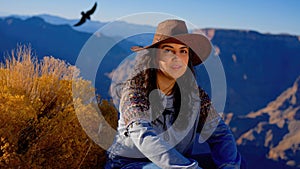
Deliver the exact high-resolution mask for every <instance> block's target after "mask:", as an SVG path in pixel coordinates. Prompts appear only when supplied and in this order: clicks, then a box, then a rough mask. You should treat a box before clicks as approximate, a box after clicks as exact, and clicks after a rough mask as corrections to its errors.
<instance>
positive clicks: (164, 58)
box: [156, 43, 189, 79]
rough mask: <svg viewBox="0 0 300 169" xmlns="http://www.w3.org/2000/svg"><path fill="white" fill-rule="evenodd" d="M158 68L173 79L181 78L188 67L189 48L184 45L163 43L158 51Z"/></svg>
mask: <svg viewBox="0 0 300 169" xmlns="http://www.w3.org/2000/svg"><path fill="white" fill-rule="evenodd" d="M156 56H157V58H156V61H157V64H158V68H159V69H160V70H161V71H162V72H163V73H164V74H165V75H166V76H167V77H171V78H173V79H178V78H179V77H181V76H182V75H183V74H184V73H185V71H186V69H187V65H188V61H189V48H188V47H187V46H186V45H184V44H178V43H162V44H160V45H159V46H158V51H157V55H156Z"/></svg>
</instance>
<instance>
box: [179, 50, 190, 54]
mask: <svg viewBox="0 0 300 169" xmlns="http://www.w3.org/2000/svg"><path fill="white" fill-rule="evenodd" d="M180 53H183V54H187V53H188V52H187V51H186V50H182V51H180Z"/></svg>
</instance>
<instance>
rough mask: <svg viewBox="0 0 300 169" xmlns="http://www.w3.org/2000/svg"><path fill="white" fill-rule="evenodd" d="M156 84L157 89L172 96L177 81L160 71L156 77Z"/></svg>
mask: <svg viewBox="0 0 300 169" xmlns="http://www.w3.org/2000/svg"><path fill="white" fill-rule="evenodd" d="M156 77H157V79H156V84H157V87H158V88H159V89H160V90H161V91H162V92H163V93H164V94H165V95H171V94H172V89H173V87H174V85H175V82H176V80H175V79H173V78H172V77H169V76H166V75H165V74H164V73H163V72H161V71H158V72H157V75H156Z"/></svg>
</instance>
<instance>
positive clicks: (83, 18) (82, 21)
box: [74, 16, 85, 26]
mask: <svg viewBox="0 0 300 169" xmlns="http://www.w3.org/2000/svg"><path fill="white" fill-rule="evenodd" d="M84 22H85V17H84V16H82V17H81V19H80V21H79V22H78V23H76V24H75V25H74V26H79V25H81V24H83V23H84Z"/></svg>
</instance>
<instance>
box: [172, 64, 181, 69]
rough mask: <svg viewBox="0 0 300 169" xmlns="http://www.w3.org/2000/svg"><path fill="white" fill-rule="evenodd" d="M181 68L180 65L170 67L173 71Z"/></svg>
mask: <svg viewBox="0 0 300 169" xmlns="http://www.w3.org/2000/svg"><path fill="white" fill-rule="evenodd" d="M181 67H182V66H180V65H173V66H171V68H172V69H175V70H178V69H180V68H181Z"/></svg>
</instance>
